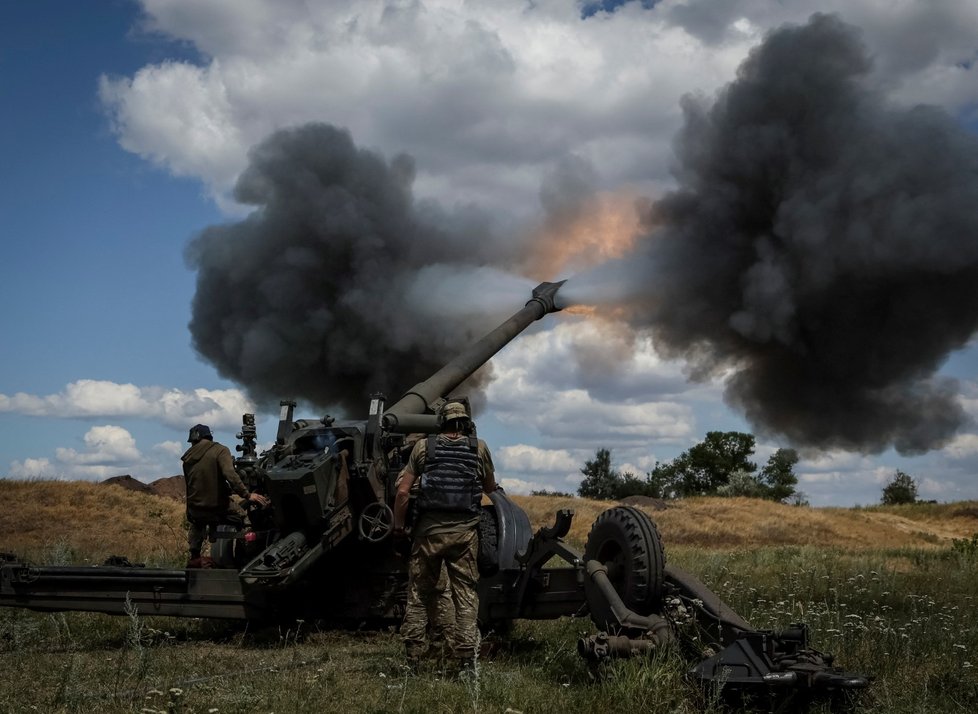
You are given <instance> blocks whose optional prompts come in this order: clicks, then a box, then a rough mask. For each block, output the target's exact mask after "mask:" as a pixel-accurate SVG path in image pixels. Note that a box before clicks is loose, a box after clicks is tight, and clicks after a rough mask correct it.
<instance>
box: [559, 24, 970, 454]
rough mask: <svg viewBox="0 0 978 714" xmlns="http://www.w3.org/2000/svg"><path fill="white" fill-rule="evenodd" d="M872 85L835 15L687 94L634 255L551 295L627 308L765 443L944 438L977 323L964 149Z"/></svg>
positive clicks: (777, 39) (939, 116)
mask: <svg viewBox="0 0 978 714" xmlns="http://www.w3.org/2000/svg"><path fill="white" fill-rule="evenodd" d="M872 81H873V75H872V64H871V61H870V59H869V57H868V55H867V52H866V49H865V48H864V47H863V45H862V44H861V42H860V38H859V35H858V32H857V31H856V30H855V29H854V28H852V27H850V26H847V25H845V24H843V23H842V22H841V21H839V20H838V19H836V18H834V17H831V16H824V15H815V16H813V17H812V18H811V20H810V21H809V22H808V23H807V24H806V25H804V26H800V27H799V26H789V27H784V28H781V29H780V30H778V31H775V32H774V33H772V34H770V35H769V36H768V37H767V38H766V40H765V41H764V42H763V44H762V45H760V46H759V47H758V48H756V49H755V50H754V51H753V52H752V53H751V54H750V56H749V57H748V59H747V60H746V61H745V62H744V63H743V65H742V66H741V67H740V69H739V71H738V76H737V78H736V80H735V81H733V82H732V83H730V84H729V85H728V86H727V87H726V88H724V89H723V90H722V91H721V92H719V94H718V95H717V96H716V97H715V99H714V100H713V101H707V100H705V99H704V98H702V97H699V98H697V97H687V98H686V99H685V100H684V104H683V110H684V114H685V122H684V127H683V128H682V130H681V132H680V133H679V135H678V137H677V140H676V153H677V159H678V166H677V168H676V169H675V175H676V179H677V182H678V188H677V189H676V190H675V191H673V192H671V193H670V194H668V195H666V196H665V197H664V198H662V199H661V200H659V201H658V202H657V203H655V204H654V206H653V207H652V209H651V211H650V212H649V213H648V214H647V220H648V224H649V225H648V236H647V237H646V238H645V239H644V240H643V241H642V242H641V247H640V248H639V254H640V256H641V260H638V257H639V254H636V255H632V256H629V257H628V258H627V259H626V260H623V261H619V262H618V263H617V264H609V265H606V266H604V267H603V268H601V269H600V270H599V271H597V272H595V273H594V274H592V275H582V276H581V277H580V279H577V280H575V279H571V281H570V282H569V283H568V284H567V286H566V290H565V291H564V299H565V300H579V301H582V302H589V301H591V302H598V301H600V300H604V301H619V302H620V301H625V300H627V301H629V302H630V315H631V321H632V322H633V323H634V324H635V325H637V326H640V327H643V328H651V330H652V331H653V334H654V337H655V341H656V346H657V349H659V350H660V351H661V352H663V353H664V354H666V355H668V356H671V357H676V358H682V359H684V360H686V362H687V364H688V365H689V367H690V370H691V372H692V373H693V374H694V375H696V376H707V375H720V376H723V377H724V378H725V385H726V391H725V396H726V398H727V401H728V402H729V403H730V404H732V405H733V406H735V407H737V408H739V409H740V410H742V411H743V412H744V413H745V414H746V416H747V418H748V419H749V420H750V421H751V423H752V424H753V426H754V427H755V428H758V429H759V430H761V431H763V432H767V433H773V434H780V435H784V436H786V437H788V438H789V439H790V440H792V441H793V442H795V443H796V444H798V445H811V446H821V447H841V448H846V449H855V450H861V451H868V452H875V451H880V450H882V449H884V448H886V447H888V446H891V445H892V446H895V447H896V449H898V450H899V451H900V452H902V453H915V452H922V451H926V450H928V449H931V448H935V447H938V446H940V445H942V444H943V443H945V442H946V441H947V440H948V439H949V437H950V436H952V435H953V434H954V432H955V431H956V430H957V429H958V428H959V427H960V426H961V425H962V424H963V422H964V421H965V415H964V413H963V411H962V409H961V407H960V406H959V404H958V402H957V401H956V398H955V395H956V391H957V387H956V384H955V383H954V382H953V381H951V380H947V379H940V378H938V377H936V376H935V373H936V371H937V370H938V368H939V367H940V366H941V364H942V362H943V361H944V359H945V358H946V357H947V355H948V354H949V353H950V352H951V351H953V350H955V349H958V348H960V347H962V346H964V345H965V343H966V342H967V341H968V340H969V338H970V337H971V336H972V335H973V334H974V332H975V329H976V327H978V210H976V206H978V138H976V137H975V136H974V135H972V134H969V133H967V131H965V130H964V129H963V128H961V127H960V125H958V124H957V123H956V122H955V121H954V120H953V119H952V118H951V117H949V116H947V115H946V114H945V113H944V112H943V111H941V110H939V109H936V108H933V107H926V106H918V107H914V108H909V109H908V108H899V107H895V106H891V105H889V104H888V103H887V101H886V100H885V98H884V97H883V96H882V94H881V93H879V92H877V91H875V90H874V89H873V87H872ZM575 282H576V283H577V285H576V286H575V285H574V284H575ZM609 283H613V284H614V285H615V289H613V290H609ZM602 290H603V293H602V292H601V291H602ZM592 291H593V293H592ZM589 293H592V294H589Z"/></svg>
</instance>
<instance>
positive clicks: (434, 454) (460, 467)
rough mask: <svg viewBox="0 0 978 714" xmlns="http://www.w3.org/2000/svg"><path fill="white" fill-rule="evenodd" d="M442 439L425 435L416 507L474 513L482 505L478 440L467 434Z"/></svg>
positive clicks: (422, 509)
mask: <svg viewBox="0 0 978 714" xmlns="http://www.w3.org/2000/svg"><path fill="white" fill-rule="evenodd" d="M445 442H446V440H443V439H439V438H438V437H437V436H429V437H428V443H427V447H428V448H427V450H426V453H425V466H424V473H422V474H421V494H420V496H419V497H418V509H419V510H420V511H455V512H461V513H472V514H476V513H478V512H479V507H480V506H481V504H482V483H481V480H480V479H479V440H478V439H476V438H475V437H474V436H470V437H468V438H467V439H464V440H460V441H449V442H448V443H445Z"/></svg>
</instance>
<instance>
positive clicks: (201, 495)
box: [181, 439, 249, 558]
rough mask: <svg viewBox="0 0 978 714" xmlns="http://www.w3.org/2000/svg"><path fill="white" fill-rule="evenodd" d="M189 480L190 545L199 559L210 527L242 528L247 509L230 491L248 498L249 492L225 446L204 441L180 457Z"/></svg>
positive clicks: (191, 552)
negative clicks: (236, 526) (231, 526)
mask: <svg viewBox="0 0 978 714" xmlns="http://www.w3.org/2000/svg"><path fill="white" fill-rule="evenodd" d="M181 459H182V461H183V475H184V477H185V478H186V480H187V522H188V523H189V524H190V527H189V531H188V533H187V544H188V546H189V548H190V557H191V558H195V557H199V556H200V551H201V548H202V547H203V544H204V538H205V537H206V536H207V530H208V528H210V529H213V528H214V527H215V526H217V525H220V524H233V525H239V524H241V523H242V522H243V520H244V516H245V512H244V510H243V509H242V508H241V507H240V506H239V505H238V504H236V503H235V502H234V501H232V500H231V492H232V491H233V492H234V493H236V494H238V495H239V496H241V497H242V498H248V495H249V493H248V489H247V487H246V486H245V485H244V483H243V482H242V481H241V477H240V476H238V473H237V472H236V471H235V470H234V459H233V458H232V457H231V452H230V451H229V450H228V448H227V447H226V446H224V445H223V444H219V443H217V442H216V441H211V440H210V439H201V440H200V441H198V442H197V443H195V444H194V445H193V446H191V447H190V448H189V449H187V451H186V453H185V454H184V455H183V456H182V457H181Z"/></svg>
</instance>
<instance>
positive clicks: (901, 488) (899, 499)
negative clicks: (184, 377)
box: [880, 469, 917, 506]
mask: <svg viewBox="0 0 978 714" xmlns="http://www.w3.org/2000/svg"><path fill="white" fill-rule="evenodd" d="M880 500H881V501H882V502H883V505H885V506H895V505H899V504H902V503H916V502H917V482H916V481H914V480H913V479H912V478H911V477H910V475H909V474H905V473H903V471H901V470H900V469H897V471H896V473H895V474H894V475H893V480H891V481H890V482H889V483H888V484H886V486H884V487H883V497H882V498H881V499H880Z"/></svg>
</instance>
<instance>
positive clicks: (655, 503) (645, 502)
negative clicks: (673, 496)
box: [619, 496, 669, 511]
mask: <svg viewBox="0 0 978 714" xmlns="http://www.w3.org/2000/svg"><path fill="white" fill-rule="evenodd" d="M619 503H621V505H623V506H638V507H639V508H644V509H646V510H649V511H664V510H666V509H667V508H669V504H668V503H666V502H665V501H663V500H662V499H661V498H652V497H651V496H627V497H625V498H623V499H621V501H619Z"/></svg>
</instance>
